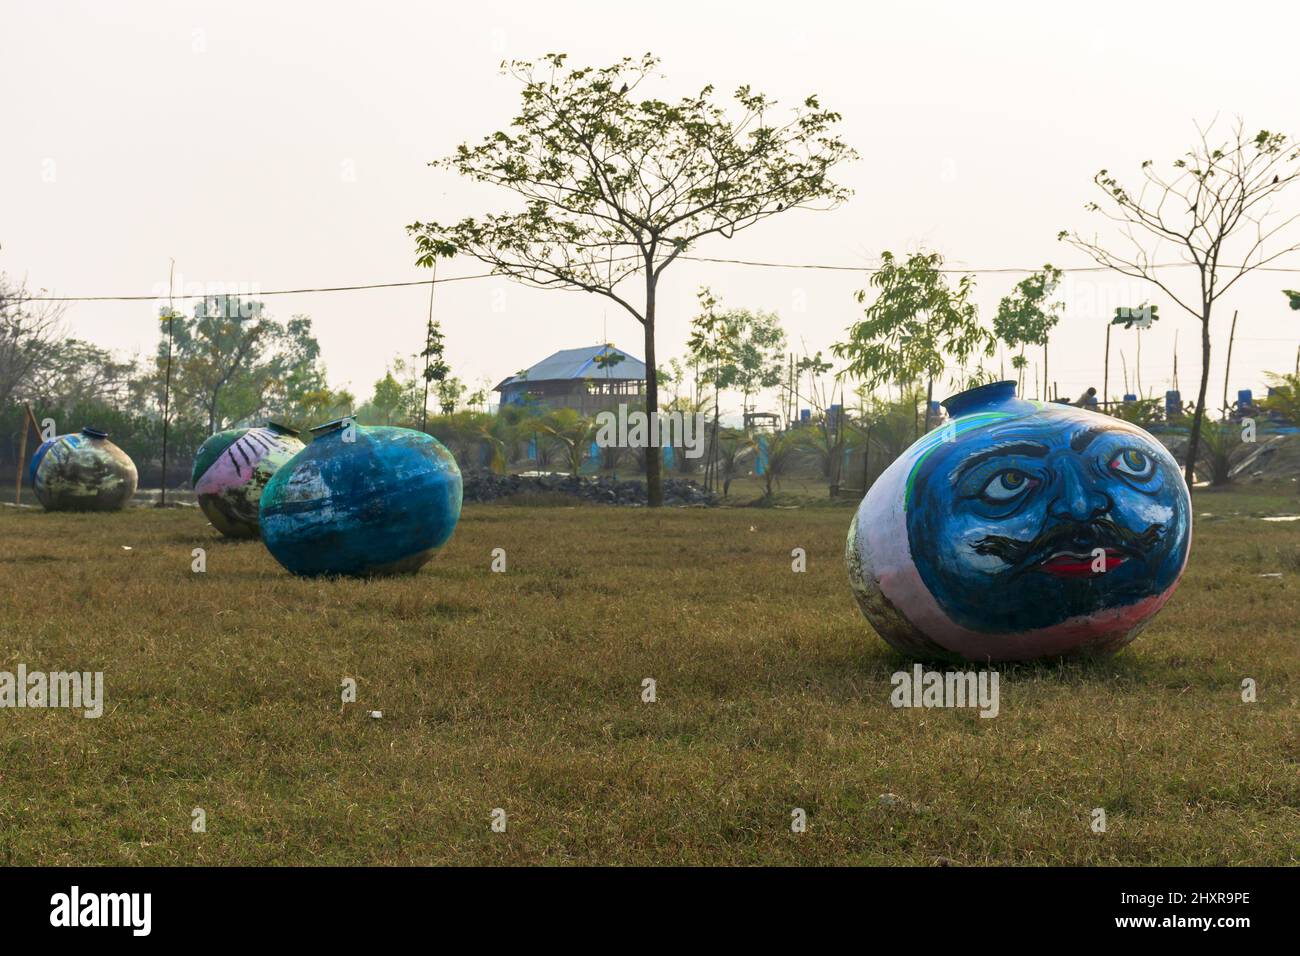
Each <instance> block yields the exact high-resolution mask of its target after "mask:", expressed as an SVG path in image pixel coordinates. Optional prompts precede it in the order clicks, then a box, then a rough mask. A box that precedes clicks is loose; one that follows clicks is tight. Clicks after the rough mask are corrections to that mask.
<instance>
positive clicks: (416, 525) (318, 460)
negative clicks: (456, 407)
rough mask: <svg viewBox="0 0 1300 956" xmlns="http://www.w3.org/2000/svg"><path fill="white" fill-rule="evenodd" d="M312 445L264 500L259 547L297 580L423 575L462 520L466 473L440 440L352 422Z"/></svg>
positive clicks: (319, 431)
mask: <svg viewBox="0 0 1300 956" xmlns="http://www.w3.org/2000/svg"><path fill="white" fill-rule="evenodd" d="M312 433H313V435H314V436H315V437H314V439H313V441H312V443H311V444H310V445H308V446H307V447H306V448H304V449H303V450H302V451H300V452H299V453H298V454H296V455H294V456H293V458H291V459H289V461H287V462H286V463H285V464H284V465H283V466H281V468H280V470H279V471H277V472H276V473H275V475H274V476H272V478H271V480H270V481H269V482H267V485H266V490H265V491H263V492H262V506H261V511H260V521H261V526H262V540H263V541H264V542H266V546H267V548H268V549H269V550H270V552H271V554H272V555H274V556H275V559H276V560H277V561H279V562H280V563H281V564H282V565H284V566H285V567H286V568H287V569H288V570H290V571H292V572H293V573H294V574H301V575H305V576H308V577H312V576H316V575H321V574H347V575H372V574H373V575H378V574H397V573H402V572H412V571H416V570H418V569H419V568H420V566H421V565H423V564H424V563H425V562H426V561H428V560H429V559H430V558H431V557H433V554H434V552H435V551H436V550H437V549H438V548H440V547H442V545H443V544H445V543H446V542H447V539H448V538H450V537H451V533H452V531H454V530H455V528H456V522H457V521H458V520H460V503H461V479H460V469H459V468H458V467H457V466H456V459H455V458H453V457H452V454H451V452H449V451H448V450H447V449H446V448H444V447H443V446H442V443H441V442H439V441H438V440H437V439H436V438H433V437H432V436H430V435H426V434H424V433H423V432H417V431H412V430H410V429H408V428H388V427H380V426H375V427H368V426H363V425H357V424H353V423H351V422H350V421H349V420H348V419H341V420H339V421H337V422H330V423H329V424H327V425H321V426H319V427H318V428H313V429H312Z"/></svg>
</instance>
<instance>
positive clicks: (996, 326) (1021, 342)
mask: <svg viewBox="0 0 1300 956" xmlns="http://www.w3.org/2000/svg"><path fill="white" fill-rule="evenodd" d="M1060 283H1061V270H1060V269H1057V268H1055V267H1054V266H1052V265H1050V264H1049V265H1045V266H1043V268H1042V269H1041V270H1039V271H1038V272H1035V273H1033V274H1032V275H1030V276H1027V277H1026V278H1024V279H1021V280H1020V281H1019V282H1017V283H1016V287H1015V289H1013V290H1012V292H1011V294H1010V295H1006V296H1003V298H1002V301H1001V302H999V303H998V312H997V315H995V316H994V317H993V334H994V335H996V336H997V337H998V339H1000V340H1001V341H1003V342H1005V343H1006V344H1007V345H1008V346H1010V347H1011V348H1013V349H1015V348H1019V349H1020V352H1019V354H1018V355H1017V358H1018V359H1019V362H1016V361H1015V360H1014V359H1013V360H1012V363H1011V364H1012V366H1013V367H1014V368H1016V369H1017V370H1018V371H1020V372H1021V373H1023V372H1024V369H1025V365H1026V362H1025V357H1024V356H1025V346H1026V345H1040V346H1042V348H1043V398H1045V399H1047V398H1050V390H1049V385H1048V383H1049V382H1050V381H1051V379H1050V378H1049V377H1048V374H1047V343H1048V340H1049V339H1050V337H1051V334H1052V329H1054V328H1056V324H1057V323H1058V322H1060V321H1061V310H1062V309H1063V308H1064V307H1065V306H1064V303H1062V302H1061V301H1059V300H1058V299H1056V298H1055V295H1056V289H1057V286H1059V285H1060ZM1035 387H1036V386H1035Z"/></svg>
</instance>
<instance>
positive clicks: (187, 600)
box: [0, 487, 1300, 865]
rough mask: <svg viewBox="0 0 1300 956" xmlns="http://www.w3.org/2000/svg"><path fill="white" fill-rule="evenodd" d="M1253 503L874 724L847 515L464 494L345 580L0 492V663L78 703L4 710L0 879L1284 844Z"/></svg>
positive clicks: (1286, 817)
mask: <svg viewBox="0 0 1300 956" xmlns="http://www.w3.org/2000/svg"><path fill="white" fill-rule="evenodd" d="M1261 510H1262V511H1263V512H1264V513H1272V512H1275V511H1287V512H1290V513H1300V500H1297V498H1296V492H1295V490H1294V488H1293V487H1292V488H1282V489H1274V490H1271V491H1268V492H1261V493H1256V494H1252V495H1244V494H1222V493H1213V494H1201V495H1198V497H1197V502H1196V511H1197V512H1198V513H1206V512H1208V513H1211V514H1213V515H1215V517H1213V518H1206V519H1202V520H1201V521H1200V522H1199V523H1198V525H1197V529H1196V538H1195V542H1194V545H1193V552H1192V563H1191V566H1190V568H1189V570H1188V573H1187V576H1186V577H1185V579H1184V581H1183V584H1182V588H1181V590H1180V591H1179V593H1178V594H1177V596H1176V597H1175V598H1174V599H1173V601H1172V602H1171V603H1170V605H1169V606H1168V607H1167V608H1166V610H1165V611H1164V612H1163V614H1162V615H1161V616H1160V618H1159V619H1158V620H1157V622H1156V623H1155V624H1154V625H1153V627H1152V628H1151V629H1150V630H1149V631H1148V632H1147V633H1146V634H1144V635H1143V636H1142V637H1140V638H1139V639H1138V640H1137V642H1136V643H1135V644H1134V645H1132V646H1131V647H1130V648H1129V649H1128V650H1126V651H1125V652H1123V653H1122V654H1120V655H1119V656H1117V657H1115V658H1113V659H1111V660H1108V661H1104V662H1101V663H1094V664H1079V663H1073V664H1052V665H1039V666H1017V667H1004V668H1003V669H1002V704H1001V714H1000V715H999V716H998V717H997V718H995V719H991V720H986V719H980V718H979V717H978V716H977V715H976V714H975V712H973V711H952V710H895V709H893V708H891V707H890V706H889V702H888V699H889V691H890V683H889V678H890V674H891V673H892V672H894V671H895V670H898V669H902V668H906V667H907V666H908V665H907V663H906V662H904V661H902V660H901V659H900V658H897V657H895V656H893V655H892V654H891V652H889V650H888V648H887V647H886V646H885V645H884V644H883V643H882V642H880V641H879V640H878V639H877V638H875V637H874V636H873V634H872V633H871V631H870V629H869V628H868V626H867V625H866V623H865V622H864V621H863V619H862V618H861V616H860V615H859V613H858V611H857V609H856V607H855V606H854V604H853V602H852V599H851V597H850V594H849V589H848V587H847V585H846V583H845V579H844V568H843V558H842V550H843V540H844V534H845V529H846V526H847V522H848V516H849V512H848V510H847V509H832V508H808V509H803V510H787V509H763V510H760V509H751V508H744V509H740V508H736V509H718V510H714V511H702V510H698V509H683V510H674V511H664V512H659V513H652V512H648V511H645V510H639V509H638V510H622V509H607V508H599V507H584V508H560V507H551V508H519V507H510V506H508V505H498V506H476V507H470V508H468V509H467V510H466V512H465V516H464V519H463V521H462V523H461V526H460V527H459V529H458V530H457V532H456V535H455V537H454V538H453V539H452V541H451V543H450V544H449V545H448V546H447V548H446V549H445V551H444V553H443V554H442V555H440V556H439V557H438V558H437V559H436V560H435V561H434V563H432V564H431V565H429V566H427V567H426V568H425V569H424V570H423V571H422V572H421V573H420V574H419V575H418V576H416V577H414V578H405V579H394V580H386V581H374V582H357V581H303V580H298V579H295V578H293V577H291V576H289V575H288V574H287V573H285V572H284V571H283V570H281V568H280V567H279V566H278V565H277V564H276V563H275V562H274V560H273V559H272V558H271V557H270V555H269V554H268V553H267V552H266V551H265V550H264V549H263V547H262V546H261V545H260V544H257V543H238V544H237V543H228V542H225V541H222V540H220V539H219V538H217V537H215V536H214V533H213V532H212V530H211V529H210V528H208V527H206V526H205V522H204V519H203V518H202V517H201V515H200V513H199V512H197V511H195V510H192V509H184V510H166V511H156V510H146V509H135V510H131V511H127V512H123V513H119V514H115V515H106V516H91V515H84V516H77V515H46V514H43V513H40V512H39V511H35V510H26V509H24V510H18V509H13V508H0V579H2V580H3V581H4V596H3V598H0V602H2V603H0V608H3V614H0V621H2V622H3V626H0V669H4V670H11V671H12V670H16V668H17V665H18V663H19V662H22V663H24V664H26V665H27V667H28V669H29V670H35V669H43V670H59V669H69V670H70V669H77V670H102V671H103V672H104V674H105V683H106V696H107V705H106V708H105V713H104V716H103V717H102V718H100V719H98V720H87V719H84V718H83V717H81V716H80V715H76V714H72V713H68V712H65V711H53V710H47V711H38V710H5V711H0V863H6V864H37V863H46V864H50V863H53V864H61V863H127V864H131V863H141V864H143V863H159V864H172V863H204V864H254V863H313V862H315V863H326V864H380V863H413V864H425V863H622V864H632V863H656V864H657V863H686V864H697V863H790V864H802V863H822V864H844V863H866V864H883V863H903V864H922V865H926V864H932V863H936V862H948V861H951V862H954V863H960V864H974V863H1028V864H1036V863H1062V864H1109V863H1137V864H1147V863H1167V864H1193V863H1198V864H1199V863H1207V864H1245V863H1257V864H1287V863H1291V864H1294V863H1295V862H1297V848H1296V847H1297V840H1296V835H1297V833H1298V832H1300V737H1298V735H1297V727H1298V726H1300V721H1298V720H1297V716H1298V715H1300V708H1298V707H1297V696H1298V694H1300V681H1298V680H1297V678H1298V677H1300V647H1298V643H1297V638H1298V635H1297V627H1298V626H1300V522H1297V523H1269V522H1263V521H1260V520H1258V519H1254V518H1249V517H1245V516H1246V515H1249V514H1251V513H1252V512H1259V511H1261ZM124 546H127V547H130V548H131V550H129V551H127V550H124ZM194 547H204V548H206V549H207V562H208V570H207V572H206V573H205V574H195V573H192V571H191V569H190V568H191V560H192V558H191V549H192V548H194ZM795 547H802V548H805V549H806V550H807V554H808V571H807V573H805V574H794V573H792V572H791V568H790V561H791V558H790V551H791V549H792V548H795ZM494 548H504V549H505V551H506V557H507V562H508V570H507V571H506V573H503V574H499V573H492V572H491V571H490V570H489V564H490V561H491V552H492V550H493V549H494ZM1276 572H1282V576H1281V577H1261V575H1263V574H1272V573H1276ZM346 677H351V678H354V679H355V680H356V681H357V683H358V687H359V699H358V702H357V703H356V704H347V705H342V704H341V703H340V685H341V683H342V681H343V679H344V678H346ZM647 677H650V678H654V679H655V680H656V681H657V697H658V700H657V702H656V703H644V702H642V699H641V686H642V680H643V678H647ZM1248 677H1249V678H1252V679H1254V680H1255V681H1256V682H1257V684H1258V688H1259V690H1258V695H1259V699H1258V702H1256V703H1253V704H1246V703H1243V702H1242V701H1241V696H1240V694H1241V692H1240V684H1241V682H1242V680H1243V679H1244V678H1248ZM374 710H378V711H382V714H383V716H382V718H381V719H373V718H371V717H369V716H367V714H368V712H370V711H374ZM882 794H893V795H895V796H896V799H886V800H884V801H882V799H881V795H882ZM498 807H499V808H503V809H504V810H505V811H506V821H507V827H506V830H505V832H494V831H493V829H492V828H491V826H490V822H491V813H492V811H493V809H494V808H498ZM796 807H799V808H803V809H804V810H806V812H807V817H808V830H807V832H805V833H792V832H791V828H790V820H791V811H792V809H793V808H796ZM1096 807H1101V808H1104V809H1105V811H1106V814H1107V824H1108V826H1107V830H1106V832H1105V833H1094V832H1092V831H1091V829H1090V827H1089V824H1090V822H1091V816H1090V815H1091V812H1092V810H1093V808H1096ZM194 808H203V809H204V811H205V812H206V819H207V832H206V833H195V832H192V830H191V813H192V811H193V809H194Z"/></svg>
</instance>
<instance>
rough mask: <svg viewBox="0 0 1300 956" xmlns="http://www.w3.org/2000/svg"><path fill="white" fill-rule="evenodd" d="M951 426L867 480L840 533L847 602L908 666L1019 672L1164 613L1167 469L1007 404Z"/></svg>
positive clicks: (1061, 409) (980, 402)
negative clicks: (982, 666)
mask: <svg viewBox="0 0 1300 956" xmlns="http://www.w3.org/2000/svg"><path fill="white" fill-rule="evenodd" d="M943 405H944V407H945V408H946V409H947V410H948V412H949V414H950V416H951V419H950V421H948V422H947V423H946V424H944V425H942V426H941V427H939V428H937V429H935V430H934V431H931V432H930V433H929V434H927V435H924V436H923V437H922V438H921V439H920V440H919V441H917V442H916V443H915V444H914V445H912V447H911V448H909V449H908V450H907V451H905V452H904V453H903V454H902V455H901V456H900V457H899V458H898V459H897V460H896V461H895V462H894V463H893V464H892V465H890V466H889V468H887V469H886V470H885V472H884V473H883V474H882V475H881V476H880V477H879V478H878V479H877V480H876V483H875V484H873V485H872V486H871V489H870V490H869V491H868V492H867V496H866V497H865V498H864V499H863V501H862V504H861V506H860V507H859V508H858V512H857V514H856V515H855V516H854V519H853V523H852V525H851V526H850V528H849V536H848V543H847V550H846V558H847V562H848V568H849V581H850V584H851V585H852V588H853V592H854V595H855V596H856V598H857V600H858V604H859V605H860V606H861V608H862V611H863V613H864V614H865V615H866V617H867V620H869V621H870V622H871V624H872V626H873V627H874V628H875V629H876V631H877V632H878V633H879V634H880V636H881V637H882V638H884V639H885V640H886V641H887V642H888V643H889V644H891V645H892V646H894V647H895V648H897V649H898V650H900V651H903V652H904V653H906V654H909V655H911V656H914V657H932V658H960V659H965V660H970V661H1007V660H1031V659H1034V658H1042V657H1056V656H1060V655H1064V654H1070V653H1075V652H1083V653H1110V652H1114V651H1116V650H1118V649H1119V648H1121V647H1123V646H1124V645H1126V644H1127V643H1128V642H1129V641H1131V640H1133V638H1134V637H1136V636H1137V634H1138V633H1139V632H1140V631H1141V630H1142V629H1143V628H1144V627H1145V626H1146V625H1147V623H1148V622H1149V621H1150V620H1151V618H1152V617H1153V616H1154V615H1155V613H1156V612H1157V611H1159V610H1160V608H1161V607H1162V606H1163V605H1164V604H1165V602H1166V601H1168V600H1169V598H1170V596H1171V595H1172V594H1173V592H1174V589H1175V588H1176V587H1177V585H1178V581H1179V578H1180V577H1181V576H1182V573H1183V568H1184V567H1185V566H1186V564H1187V554H1188V551H1189V549H1190V547H1191V530H1192V516H1191V497H1190V496H1189V495H1188V492H1187V485H1186V484H1185V483H1184V481H1183V476H1182V473H1181V471H1180V470H1179V467H1178V463H1177V462H1176V461H1174V459H1173V457H1172V456H1171V455H1170V454H1169V452H1168V451H1167V450H1166V449H1165V447H1164V446H1163V445H1162V444H1160V442H1159V441H1157V440H1156V439H1155V438H1153V437H1152V436H1151V435H1149V434H1148V433H1147V432H1145V431H1143V430H1142V429H1141V428H1138V427H1137V426H1135V425H1131V424H1129V423H1127V422H1124V421H1121V420H1119V419H1116V418H1111V417H1110V416H1108V415H1103V414H1100V413H1098V412H1092V411H1087V410H1085V409H1082V408H1075V407H1072V406H1069V405H1058V404H1049V403H1043V402H1030V401H1025V400H1022V399H1017V398H1016V397H1015V383H1014V382H996V383H993V384H991V385H984V386H981V387H979V388H974V389H971V390H969V391H966V392H962V393H961V394H959V395H956V396H954V397H952V398H950V399H948V400H947V401H945V402H944V403H943Z"/></svg>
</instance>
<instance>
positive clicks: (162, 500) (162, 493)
mask: <svg viewBox="0 0 1300 956" xmlns="http://www.w3.org/2000/svg"><path fill="white" fill-rule="evenodd" d="M175 272H176V260H175V259H173V260H172V261H171V268H170V269H169V270H168V272H167V373H166V382H165V384H164V385H163V433H162V478H161V479H160V480H159V482H158V484H159V489H158V507H159V508H162V507H165V506H166V504H167V419H168V418H169V417H170V413H171V393H172V330H173V328H174V326H175V323H176V304H175V300H174V299H173V297H172V296H173V294H174V291H173V290H174V276H175ZM227 305H228V303H227ZM215 403H216V399H215V398H214V399H213V404H215Z"/></svg>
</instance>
